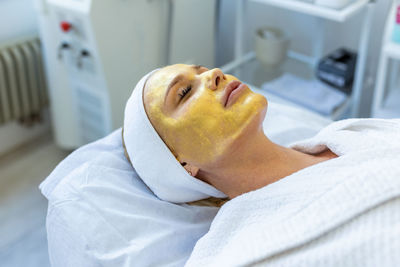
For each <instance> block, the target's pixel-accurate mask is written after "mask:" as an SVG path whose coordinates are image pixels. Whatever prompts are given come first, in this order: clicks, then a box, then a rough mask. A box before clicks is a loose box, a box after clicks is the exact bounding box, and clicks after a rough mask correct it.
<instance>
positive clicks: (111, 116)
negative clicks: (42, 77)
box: [38, 0, 168, 148]
mask: <svg viewBox="0 0 400 267" xmlns="http://www.w3.org/2000/svg"><path fill="white" fill-rule="evenodd" d="M38 1H39V11H40V17H41V29H42V30H41V33H42V36H43V40H44V43H45V53H46V61H47V62H46V63H47V64H46V65H47V71H48V75H47V76H48V79H49V87H50V91H51V92H50V96H51V106H52V109H51V110H52V117H53V122H54V132H55V137H56V142H57V143H58V144H59V145H60V146H62V147H64V148H75V147H77V146H80V145H82V144H85V143H87V142H90V141H93V140H95V139H98V138H100V137H103V136H104V135H106V134H108V133H109V132H110V131H111V130H112V129H115V128H117V127H120V126H121V125H122V120H123V110H124V107H125V102H126V100H127V98H128V97H129V95H130V93H131V91H132V89H133V88H132V87H133V86H134V84H135V83H136V82H137V80H138V79H139V78H140V77H141V76H142V75H143V74H144V73H146V72H147V71H149V70H150V69H153V68H154V67H157V66H161V65H163V64H165V63H166V55H167V53H166V49H167V47H168V45H167V42H168V39H167V33H168V8H167V7H168V3H167V1H144V0H141V1H104V0H100V1H90V0H79V1H77V0H46V1H45V0H42V1H40V0H38ZM150 14H151V15H150ZM59 77H60V79H58V78H59ZM64 132H68V133H69V134H68V135H66V134H64Z"/></svg>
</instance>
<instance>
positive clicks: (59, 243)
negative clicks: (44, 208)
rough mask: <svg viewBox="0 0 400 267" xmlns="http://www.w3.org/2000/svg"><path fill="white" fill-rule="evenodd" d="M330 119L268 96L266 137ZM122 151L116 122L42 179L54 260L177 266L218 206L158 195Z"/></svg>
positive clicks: (281, 137) (315, 127)
mask: <svg viewBox="0 0 400 267" xmlns="http://www.w3.org/2000/svg"><path fill="white" fill-rule="evenodd" d="M261 93H262V92H261ZM328 122H329V121H327V120H325V119H323V118H321V117H319V116H318V115H315V114H313V113H311V112H308V111H305V110H300V109H297V108H293V107H289V106H286V105H282V104H277V103H275V102H270V103H269V109H268V115H267V118H266V120H265V121H264V128H265V131H266V133H267V134H268V136H269V137H270V138H271V140H273V141H275V142H277V143H280V144H282V145H287V144H289V143H290V142H293V141H297V140H300V139H303V138H308V137H311V136H313V135H314V134H316V133H317V132H318V131H319V130H320V129H321V128H322V127H324V126H326V124H327V123H328ZM291 133H295V134H291ZM123 151H124V150H123V147H122V143H121V130H117V131H115V132H114V133H112V134H111V135H109V136H107V137H106V138H103V139H101V140H98V141H96V142H94V143H92V144H89V145H86V146H84V147H82V148H80V149H78V150H76V151H75V152H73V153H72V154H71V155H69V156H68V157H67V158H66V159H65V160H64V161H62V162H61V163H60V164H59V165H58V166H57V168H56V169H55V170H54V171H53V172H52V173H51V174H50V175H49V177H47V178H46V180H45V181H43V182H42V184H41V185H40V189H41V191H42V193H43V195H44V196H46V198H47V199H48V200H49V207H48V215H47V219H46V221H47V223H46V224H47V226H46V228H47V233H48V244H49V255H50V261H51V263H52V266H57V267H63V266H66V267H67V266H74V267H75V266H85V267H92V266H182V265H183V264H184V263H185V262H186V260H187V259H188V257H189V255H190V253H191V251H192V249H193V247H194V245H195V243H196V242H197V240H198V239H199V238H200V237H201V236H203V235H204V234H205V233H207V231H208V229H209V225H210V224H211V221H212V219H213V218H214V216H215V214H216V213H217V209H216V208H209V207H198V206H188V205H186V204H181V205H176V204H172V203H168V202H165V201H162V200H160V199H158V198H157V197H156V196H154V194H152V192H151V191H150V190H149V189H148V188H147V187H146V186H145V184H144V183H143V182H142V181H141V179H140V177H139V176H138V175H137V174H136V172H135V170H134V169H133V168H132V166H131V165H130V164H129V162H128V161H127V160H126V158H125V156H124V152H123Z"/></svg>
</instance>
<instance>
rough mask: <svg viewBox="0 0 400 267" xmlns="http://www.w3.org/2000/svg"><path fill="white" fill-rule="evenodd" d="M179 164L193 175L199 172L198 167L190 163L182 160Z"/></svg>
mask: <svg viewBox="0 0 400 267" xmlns="http://www.w3.org/2000/svg"><path fill="white" fill-rule="evenodd" d="M181 165H182V166H183V168H185V170H186V171H187V172H188V173H189V174H190V175H191V176H193V177H195V176H196V175H197V173H198V172H199V168H197V167H196V166H193V165H190V164H188V163H186V162H182V163H181Z"/></svg>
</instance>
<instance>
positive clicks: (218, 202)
mask: <svg viewBox="0 0 400 267" xmlns="http://www.w3.org/2000/svg"><path fill="white" fill-rule="evenodd" d="M121 136H122V147H123V148H124V155H125V157H126V159H127V160H128V162H129V164H131V165H132V162H131V159H130V158H129V155H128V152H127V150H126V147H125V141H124V127H122V131H121ZM132 166H133V165H132ZM195 179H196V178H195ZM228 201H229V199H228V198H216V197H210V198H206V199H201V200H197V201H192V202H187V203H186V204H188V205H191V206H204V207H221V206H222V205H224V204H225V203H226V202H228Z"/></svg>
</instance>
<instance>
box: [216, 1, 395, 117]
mask: <svg viewBox="0 0 400 267" xmlns="http://www.w3.org/2000/svg"><path fill="white" fill-rule="evenodd" d="M236 1H237V0H222V2H221V16H220V27H219V34H218V36H217V43H218V48H217V65H218V66H220V65H223V64H225V63H226V62H228V61H229V60H231V59H232V57H233V43H234V42H233V41H234V26H235V15H234V14H235V3H236ZM390 4H391V0H379V1H377V2H376V4H375V5H376V7H375V12H374V16H373V21H372V27H371V36H370V41H369V46H370V49H369V53H368V61H367V69H366V71H367V76H369V77H370V78H371V79H372V81H375V76H376V69H377V64H376V62H378V59H379V54H380V47H381V41H382V33H383V28H384V23H385V20H386V18H387V14H388V10H389V8H390ZM247 8H248V9H247V14H250V15H248V16H247V25H246V30H245V32H246V33H245V48H246V49H247V50H250V49H252V48H253V44H254V41H253V37H254V34H253V33H254V31H255V29H256V28H257V27H260V26H263V25H271V26H276V27H280V28H282V29H284V30H285V31H286V32H288V34H289V35H290V36H291V40H292V44H291V45H292V47H291V48H292V49H293V50H296V51H299V52H303V53H307V54H312V51H311V47H312V46H311V45H310V44H313V43H314V42H315V40H317V39H316V38H317V37H318V36H316V35H315V34H314V31H315V27H316V23H318V20H316V19H315V18H314V17H309V16H307V15H303V14H299V13H295V12H290V11H286V10H282V9H279V8H273V7H269V6H267V5H262V4H258V3H252V2H250V3H249V4H248V6H247ZM362 16H363V13H360V14H359V15H358V16H356V17H354V18H352V19H350V20H349V21H348V22H346V23H343V24H341V23H335V22H329V21H327V22H326V23H325V29H326V31H325V46H324V53H328V52H330V51H332V50H334V49H336V48H338V47H340V46H346V47H349V48H352V49H357V47H358V40H359V39H358V37H359V29H360V26H361V22H362V20H361V19H362ZM373 85H374V84H372V86H368V84H367V83H365V86H364V93H363V98H362V101H361V113H362V116H364V117H366V116H369V112H370V106H371V105H370V103H371V98H372V93H373Z"/></svg>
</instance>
